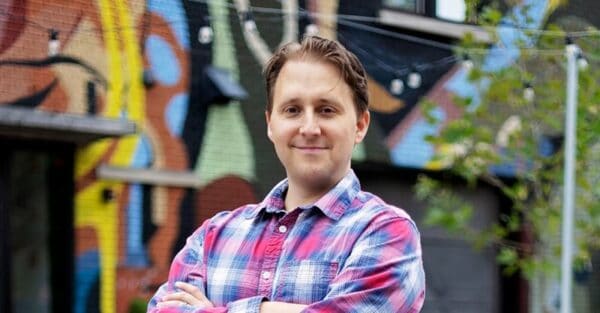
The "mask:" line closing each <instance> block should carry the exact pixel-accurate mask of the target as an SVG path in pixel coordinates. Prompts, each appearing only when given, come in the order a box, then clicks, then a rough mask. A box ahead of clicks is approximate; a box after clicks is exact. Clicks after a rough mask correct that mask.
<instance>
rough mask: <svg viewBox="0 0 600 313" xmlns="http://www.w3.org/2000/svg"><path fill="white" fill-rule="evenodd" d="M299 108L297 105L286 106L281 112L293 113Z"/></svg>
mask: <svg viewBox="0 0 600 313" xmlns="http://www.w3.org/2000/svg"><path fill="white" fill-rule="evenodd" d="M299 111H300V110H299V109H298V108H297V107H287V108H285V109H284V110H283V112H285V113H288V114H295V113H298V112H299Z"/></svg>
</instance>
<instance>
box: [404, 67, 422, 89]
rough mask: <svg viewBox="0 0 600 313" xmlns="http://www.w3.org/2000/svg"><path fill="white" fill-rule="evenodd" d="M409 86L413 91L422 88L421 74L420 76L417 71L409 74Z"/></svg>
mask: <svg viewBox="0 0 600 313" xmlns="http://www.w3.org/2000/svg"><path fill="white" fill-rule="evenodd" d="M407 85H408V87H410V88H412V89H416V88H419V87H421V74H419V72H417V71H412V72H411V73H410V74H408V82H407Z"/></svg>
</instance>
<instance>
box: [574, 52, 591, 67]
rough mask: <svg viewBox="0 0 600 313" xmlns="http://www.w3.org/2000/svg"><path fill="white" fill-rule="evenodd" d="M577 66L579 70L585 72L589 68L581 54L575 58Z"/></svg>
mask: <svg viewBox="0 0 600 313" xmlns="http://www.w3.org/2000/svg"><path fill="white" fill-rule="evenodd" d="M577 66H578V67H579V69H580V70H582V71H585V70H587V68H588V67H589V66H590V64H589V63H588V61H587V59H586V58H585V57H584V56H583V54H579V55H578V56H577Z"/></svg>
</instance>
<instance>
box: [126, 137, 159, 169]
mask: <svg viewBox="0 0 600 313" xmlns="http://www.w3.org/2000/svg"><path fill="white" fill-rule="evenodd" d="M153 160H154V152H153V151H152V145H151V144H150V140H148V136H146V135H144V134H142V135H140V137H139V140H138V141H137V145H136V147H135V152H134V153H133V159H132V161H131V164H130V166H131V167H133V168H148V167H149V166H150V165H151V164H152V162H153Z"/></svg>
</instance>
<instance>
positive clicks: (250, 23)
mask: <svg viewBox="0 0 600 313" xmlns="http://www.w3.org/2000/svg"><path fill="white" fill-rule="evenodd" d="M241 15H242V16H241V18H242V24H243V25H244V31H246V32H254V31H256V22H255V21H254V17H253V16H252V12H251V11H244V12H242V13H241Z"/></svg>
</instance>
